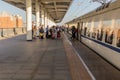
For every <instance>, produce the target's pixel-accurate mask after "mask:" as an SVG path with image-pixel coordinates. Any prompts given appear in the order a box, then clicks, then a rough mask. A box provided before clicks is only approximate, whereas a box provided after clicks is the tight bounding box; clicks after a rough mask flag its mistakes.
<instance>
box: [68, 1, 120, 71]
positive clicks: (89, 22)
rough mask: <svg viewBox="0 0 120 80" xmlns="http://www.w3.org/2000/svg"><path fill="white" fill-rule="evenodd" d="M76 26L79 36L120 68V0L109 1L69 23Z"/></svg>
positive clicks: (70, 25) (69, 26) (69, 25)
mask: <svg viewBox="0 0 120 80" xmlns="http://www.w3.org/2000/svg"><path fill="white" fill-rule="evenodd" d="M66 25H67V27H68V28H69V29H70V28H71V27H72V26H76V28H77V29H78V32H77V34H78V35H77V37H78V40H80V41H81V42H82V43H84V44H85V45H87V46H88V47H90V48H91V49H93V50H94V51H95V52H97V53H98V54H99V55H100V56H102V57H103V58H104V59H106V60H107V61H108V62H109V63H111V64H112V65H113V66H115V67H116V68H118V69H119V70H120V0H117V1H115V2H113V3H107V4H104V5H102V6H100V7H99V8H97V9H96V10H94V11H92V12H89V13H87V14H85V15H83V16H80V17H79V18H76V19H74V20H72V21H70V22H68V23H66Z"/></svg>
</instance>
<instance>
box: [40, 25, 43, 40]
mask: <svg viewBox="0 0 120 80" xmlns="http://www.w3.org/2000/svg"><path fill="white" fill-rule="evenodd" d="M39 33H40V38H41V39H44V29H43V25H42V27H41V28H40V29H39Z"/></svg>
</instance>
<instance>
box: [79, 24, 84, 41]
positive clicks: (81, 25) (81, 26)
mask: <svg viewBox="0 0 120 80" xmlns="http://www.w3.org/2000/svg"><path fill="white" fill-rule="evenodd" d="M82 28H83V22H80V28H79V29H80V32H79V35H80V36H79V40H80V42H81V34H82Z"/></svg>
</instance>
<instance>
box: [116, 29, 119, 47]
mask: <svg viewBox="0 0 120 80" xmlns="http://www.w3.org/2000/svg"><path fill="white" fill-rule="evenodd" d="M117 47H120V29H119V30H118V35H117Z"/></svg>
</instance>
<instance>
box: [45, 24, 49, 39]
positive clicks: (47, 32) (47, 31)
mask: <svg viewBox="0 0 120 80" xmlns="http://www.w3.org/2000/svg"><path fill="white" fill-rule="evenodd" d="M48 37H49V26H48V25H47V28H46V38H48Z"/></svg>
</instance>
